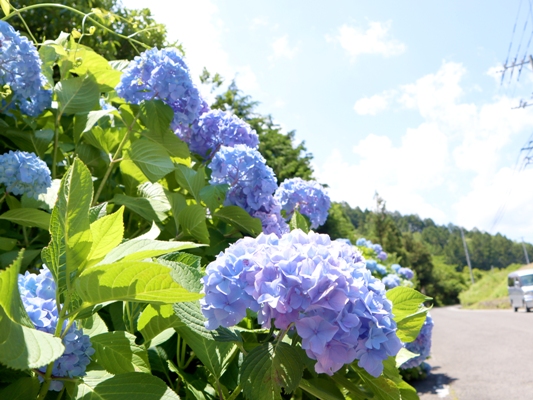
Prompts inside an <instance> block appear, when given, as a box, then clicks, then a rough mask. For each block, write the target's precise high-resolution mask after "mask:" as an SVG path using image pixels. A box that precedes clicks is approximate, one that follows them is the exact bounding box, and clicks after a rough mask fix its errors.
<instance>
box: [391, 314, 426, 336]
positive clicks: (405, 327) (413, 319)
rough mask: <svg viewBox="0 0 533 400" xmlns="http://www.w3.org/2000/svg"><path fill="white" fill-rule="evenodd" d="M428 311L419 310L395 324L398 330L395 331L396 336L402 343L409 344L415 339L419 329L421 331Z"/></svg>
mask: <svg viewBox="0 0 533 400" xmlns="http://www.w3.org/2000/svg"><path fill="white" fill-rule="evenodd" d="M428 311H429V310H428V309H427V308H426V309H423V310H420V311H419V312H416V313H414V314H411V315H409V316H407V317H404V318H402V319H401V320H400V321H398V322H397V327H398V330H397V331H396V334H397V335H398V338H399V339H400V340H401V341H402V342H404V343H409V342H412V341H413V340H415V339H416V338H417V336H418V334H419V333H420V329H422V326H423V325H424V322H425V321H426V315H427V313H428Z"/></svg>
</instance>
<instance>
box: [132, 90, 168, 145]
mask: <svg viewBox="0 0 533 400" xmlns="http://www.w3.org/2000/svg"><path fill="white" fill-rule="evenodd" d="M140 107H141V116H140V117H141V121H142V123H143V124H144V125H145V126H146V127H147V128H148V129H149V130H150V132H151V134H153V135H154V136H163V135H162V134H163V132H165V131H168V130H169V129H170V123H171V122H172V119H173V118H174V111H173V110H172V108H170V106H168V105H166V104H165V103H163V102H162V101H161V100H145V101H143V102H142V103H141V105H140ZM160 144H162V143H160Z"/></svg>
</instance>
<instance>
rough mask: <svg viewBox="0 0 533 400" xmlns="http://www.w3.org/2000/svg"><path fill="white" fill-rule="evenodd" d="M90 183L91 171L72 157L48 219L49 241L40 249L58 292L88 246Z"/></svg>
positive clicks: (86, 254) (85, 253)
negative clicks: (46, 245)
mask: <svg viewBox="0 0 533 400" xmlns="http://www.w3.org/2000/svg"><path fill="white" fill-rule="evenodd" d="M92 193H93V183H92V178H91V173H90V172H89V170H88V169H87V167H86V166H85V165H84V164H83V163H82V162H81V161H80V160H79V159H77V158H76V159H74V162H73V163H72V166H71V167H70V168H69V169H68V170H67V172H66V173H65V175H64V176H63V179H61V185H60V189H59V193H58V197H57V203H56V206H55V207H54V210H53V211H52V218H51V219H50V233H51V236H52V240H51V242H50V244H49V245H48V247H46V248H45V249H44V250H43V258H44V259H45V261H46V263H47V266H48V268H50V271H51V272H52V274H53V276H54V279H55V281H56V283H57V289H58V291H59V292H60V293H62V292H63V291H64V290H65V288H66V276H67V274H70V273H72V272H74V271H76V270H77V269H78V268H81V267H82V266H83V265H84V264H85V261H86V259H87V256H88V254H89V252H90V251H91V245H92V234H91V229H90V224H89V208H90V206H91V201H92Z"/></svg>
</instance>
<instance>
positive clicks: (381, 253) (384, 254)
mask: <svg viewBox="0 0 533 400" xmlns="http://www.w3.org/2000/svg"><path fill="white" fill-rule="evenodd" d="M380 247H381V246H380ZM387 257H388V256H387V253H385V252H384V251H380V252H379V253H378V255H377V258H378V259H380V260H381V261H385V260H386V259H387Z"/></svg>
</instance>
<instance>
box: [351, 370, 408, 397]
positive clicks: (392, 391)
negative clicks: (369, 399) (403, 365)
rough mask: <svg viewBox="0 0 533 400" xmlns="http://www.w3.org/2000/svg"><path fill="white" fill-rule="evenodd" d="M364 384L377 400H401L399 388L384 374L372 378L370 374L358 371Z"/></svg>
mask: <svg viewBox="0 0 533 400" xmlns="http://www.w3.org/2000/svg"><path fill="white" fill-rule="evenodd" d="M360 375H361V377H362V378H363V381H364V382H365V384H366V386H367V387H368V388H369V389H370V390H371V391H372V392H374V394H375V399H379V400H401V396H400V390H399V389H398V386H396V384H395V383H394V382H393V381H392V380H390V379H388V378H385V377H384V376H378V377H377V378H374V377H373V376H371V375H370V374H366V373H362V374H361V373H360Z"/></svg>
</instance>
